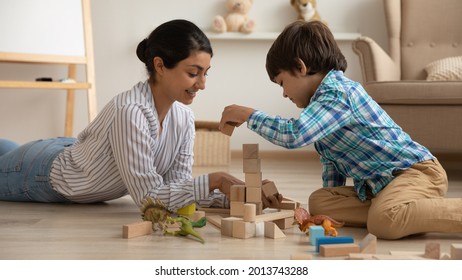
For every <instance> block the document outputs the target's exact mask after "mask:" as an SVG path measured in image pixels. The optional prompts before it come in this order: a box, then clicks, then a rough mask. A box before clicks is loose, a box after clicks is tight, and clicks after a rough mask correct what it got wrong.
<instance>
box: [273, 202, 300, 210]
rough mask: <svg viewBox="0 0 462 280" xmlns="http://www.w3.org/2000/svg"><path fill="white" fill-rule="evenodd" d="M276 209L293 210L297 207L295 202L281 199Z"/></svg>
mask: <svg viewBox="0 0 462 280" xmlns="http://www.w3.org/2000/svg"><path fill="white" fill-rule="evenodd" d="M278 209H286V210H295V209H297V202H295V201H289V200H282V201H281V203H280V204H279V207H278Z"/></svg>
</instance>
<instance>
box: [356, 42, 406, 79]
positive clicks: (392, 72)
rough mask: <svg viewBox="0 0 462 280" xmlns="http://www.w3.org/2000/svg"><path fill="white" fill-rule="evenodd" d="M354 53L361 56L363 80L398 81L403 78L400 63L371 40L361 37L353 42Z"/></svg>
mask: <svg viewBox="0 0 462 280" xmlns="http://www.w3.org/2000/svg"><path fill="white" fill-rule="evenodd" d="M352 48H353V51H354V52H355V53H356V54H357V55H358V56H359V62H360V65H361V71H362V76H363V80H364V82H365V83H367V82H372V81H397V80H400V78H401V69H400V67H399V65H398V63H396V62H394V61H393V60H392V59H391V57H390V56H389V55H388V54H387V53H386V52H385V51H384V50H383V49H382V48H381V47H380V46H379V45H378V44H377V43H376V42H375V41H374V40H373V39H371V38H369V37H366V36H361V37H359V38H358V39H356V40H354V41H353V45H352Z"/></svg>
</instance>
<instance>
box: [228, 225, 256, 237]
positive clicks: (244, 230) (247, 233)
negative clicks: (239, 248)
mask: <svg viewBox="0 0 462 280" xmlns="http://www.w3.org/2000/svg"><path fill="white" fill-rule="evenodd" d="M255 230H256V228H255V223H249V222H244V221H233V237H236V238H241V239H247V238H251V237H255Z"/></svg>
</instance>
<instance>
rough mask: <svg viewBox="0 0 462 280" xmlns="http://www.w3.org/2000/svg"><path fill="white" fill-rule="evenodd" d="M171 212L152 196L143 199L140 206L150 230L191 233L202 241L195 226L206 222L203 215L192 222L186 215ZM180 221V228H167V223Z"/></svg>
mask: <svg viewBox="0 0 462 280" xmlns="http://www.w3.org/2000/svg"><path fill="white" fill-rule="evenodd" d="M173 215H175V214H174V213H173V212H171V211H170V210H168V208H167V206H166V205H165V203H163V202H162V201H161V200H160V199H153V198H152V197H147V198H146V199H145V200H143V204H142V206H141V217H142V219H143V221H150V222H152V230H153V231H156V230H158V229H159V230H162V231H163V233H164V234H169V235H173V236H187V235H189V234H190V235H192V236H194V237H196V238H198V239H199V240H200V241H201V242H202V243H204V239H203V238H202V237H201V236H200V235H199V233H197V232H196V231H195V230H194V228H195V227H203V226H205V224H206V219H205V217H203V218H201V219H199V220H198V221H196V222H194V221H192V220H190V219H189V218H187V217H183V216H177V217H174V218H173V217H172V216H173ZM174 223H180V229H179V230H176V231H172V230H168V226H169V224H174Z"/></svg>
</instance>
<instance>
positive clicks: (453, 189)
mask: <svg viewBox="0 0 462 280" xmlns="http://www.w3.org/2000/svg"><path fill="white" fill-rule="evenodd" d="M443 164H444V163H443ZM218 169H220V170H223V168H218ZM456 169H458V167H457V168H456ZM215 170H217V168H206V167H201V168H195V169H194V173H195V175H199V174H202V173H207V172H210V171H215ZM224 170H226V171H229V172H231V173H232V174H233V175H235V176H237V177H240V178H241V179H243V177H244V174H243V173H242V161H241V160H240V159H235V160H233V161H232V163H231V165H230V166H229V167H227V168H224ZM460 170H461V169H459V170H455V171H452V170H449V171H448V173H449V181H450V183H449V184H450V187H449V194H448V196H450V197H462V176H461V175H458V173H460ZM458 171H459V172H458ZM262 172H263V176H264V177H265V178H267V179H270V180H273V181H275V183H276V185H277V186H278V189H279V191H280V192H281V193H282V194H283V195H285V196H287V197H290V198H294V199H297V200H299V201H301V202H302V203H304V204H306V202H307V198H308V196H309V194H310V193H311V192H312V191H313V190H315V189H317V188H318V187H319V186H320V164H319V162H318V160H316V159H314V158H312V159H300V158H299V157H296V156H294V157H292V158H291V159H290V160H287V159H280V158H273V157H270V156H268V157H265V156H264V155H262ZM304 206H306V205H304ZM0 213H1V214H0V259H13V260H18V259H92V260H98V259H110V260H118V259H137V260H141V259H147V260H154V259H165V260H175V259H197V260H201V259H221V260H223V259H240V260H245V259H281V260H284V259H286V260H287V259H289V258H290V256H291V255H292V254H295V253H298V252H304V253H310V254H311V253H314V248H313V247H312V246H310V245H309V244H308V239H307V237H306V236H305V235H304V234H303V233H301V232H300V231H299V230H298V229H297V228H292V229H288V230H285V231H284V232H285V234H286V237H285V238H281V239H269V238H263V237H258V238H250V239H245V240H244V239H236V238H230V237H223V236H221V234H220V231H219V230H218V229H216V228H215V227H214V226H213V225H210V224H208V225H207V226H206V227H204V228H201V229H199V230H198V231H200V233H201V234H202V235H203V237H204V238H205V240H206V243H205V244H201V243H199V242H197V241H195V240H194V239H190V238H183V237H171V236H163V235H161V234H160V233H154V234H153V235H150V236H143V237H138V238H133V239H123V238H122V225H124V224H128V223H132V222H136V221H139V220H140V214H139V210H138V208H137V207H136V206H135V204H134V203H133V202H132V200H131V198H130V197H128V196H127V197H123V198H121V199H117V200H114V201H109V202H106V203H98V204H91V205H79V204H72V205H63V204H42V203H12V202H0ZM339 234H340V235H349V236H353V237H354V238H355V240H356V241H359V240H360V239H361V238H362V237H364V236H365V235H366V234H367V232H366V230H365V229H361V228H341V229H340V230H339ZM428 241H437V242H440V243H441V250H442V251H443V252H446V253H449V251H450V244H452V243H462V234H437V233H432V234H425V235H419V236H413V237H409V238H405V239H402V240H399V241H384V240H379V242H378V252H377V253H384V254H387V253H388V252H389V251H390V250H395V251H420V252H421V251H423V250H424V247H425V244H426V243H427V242H428ZM314 258H319V257H318V256H317V255H316V254H314Z"/></svg>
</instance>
